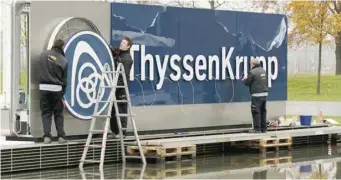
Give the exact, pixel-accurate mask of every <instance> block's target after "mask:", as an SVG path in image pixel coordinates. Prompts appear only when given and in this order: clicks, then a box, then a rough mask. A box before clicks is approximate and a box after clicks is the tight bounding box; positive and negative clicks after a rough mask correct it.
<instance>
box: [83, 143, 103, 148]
mask: <svg viewBox="0 0 341 180" xmlns="http://www.w3.org/2000/svg"><path fill="white" fill-rule="evenodd" d="M85 146H86V145H85ZM88 147H94V148H102V145H92V144H90V145H88Z"/></svg>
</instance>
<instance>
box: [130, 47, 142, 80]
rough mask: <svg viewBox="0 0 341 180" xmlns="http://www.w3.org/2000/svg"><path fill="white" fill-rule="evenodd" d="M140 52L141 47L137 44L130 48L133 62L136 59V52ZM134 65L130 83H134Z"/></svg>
mask: <svg viewBox="0 0 341 180" xmlns="http://www.w3.org/2000/svg"><path fill="white" fill-rule="evenodd" d="M139 50H140V46H139V45H136V44H134V45H132V46H131V48H130V56H131V58H132V59H133V61H135V59H134V57H135V56H134V52H135V51H139ZM134 69H135V68H134V65H133V66H132V67H131V70H130V81H134V74H135V73H134Z"/></svg>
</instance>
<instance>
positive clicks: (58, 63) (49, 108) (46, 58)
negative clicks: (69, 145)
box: [39, 39, 67, 144]
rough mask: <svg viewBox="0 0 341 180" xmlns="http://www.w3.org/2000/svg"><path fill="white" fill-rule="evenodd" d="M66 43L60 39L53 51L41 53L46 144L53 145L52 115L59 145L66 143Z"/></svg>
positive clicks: (41, 85) (41, 92)
mask: <svg viewBox="0 0 341 180" xmlns="http://www.w3.org/2000/svg"><path fill="white" fill-rule="evenodd" d="M63 47H64V41H63V40H61V39H58V40H56V41H55V42H54V44H53V46H52V49H51V50H46V51H44V52H42V53H41V55H40V60H39V72H40V84H39V90H40V109H41V116H42V120H43V129H44V136H43V137H44V143H45V144H48V143H51V134H50V132H51V123H52V114H53V115H54V122H55V125H56V129H57V133H58V141H59V143H66V142H67V140H66V137H65V132H64V115H63V109H64V107H65V104H64V100H63V96H64V93H65V88H66V84H67V80H66V77H67V61H66V58H65V54H64V51H63Z"/></svg>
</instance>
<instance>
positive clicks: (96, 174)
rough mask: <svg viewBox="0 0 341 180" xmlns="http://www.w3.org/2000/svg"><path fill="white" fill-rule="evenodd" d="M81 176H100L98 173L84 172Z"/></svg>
mask: <svg viewBox="0 0 341 180" xmlns="http://www.w3.org/2000/svg"><path fill="white" fill-rule="evenodd" d="M82 174H84V175H93V176H101V174H100V173H86V172H82Z"/></svg>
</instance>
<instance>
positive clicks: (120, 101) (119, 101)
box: [114, 100, 128, 103]
mask: <svg viewBox="0 0 341 180" xmlns="http://www.w3.org/2000/svg"><path fill="white" fill-rule="evenodd" d="M114 102H118V103H122V102H125V103H127V102H128V100H114Z"/></svg>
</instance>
